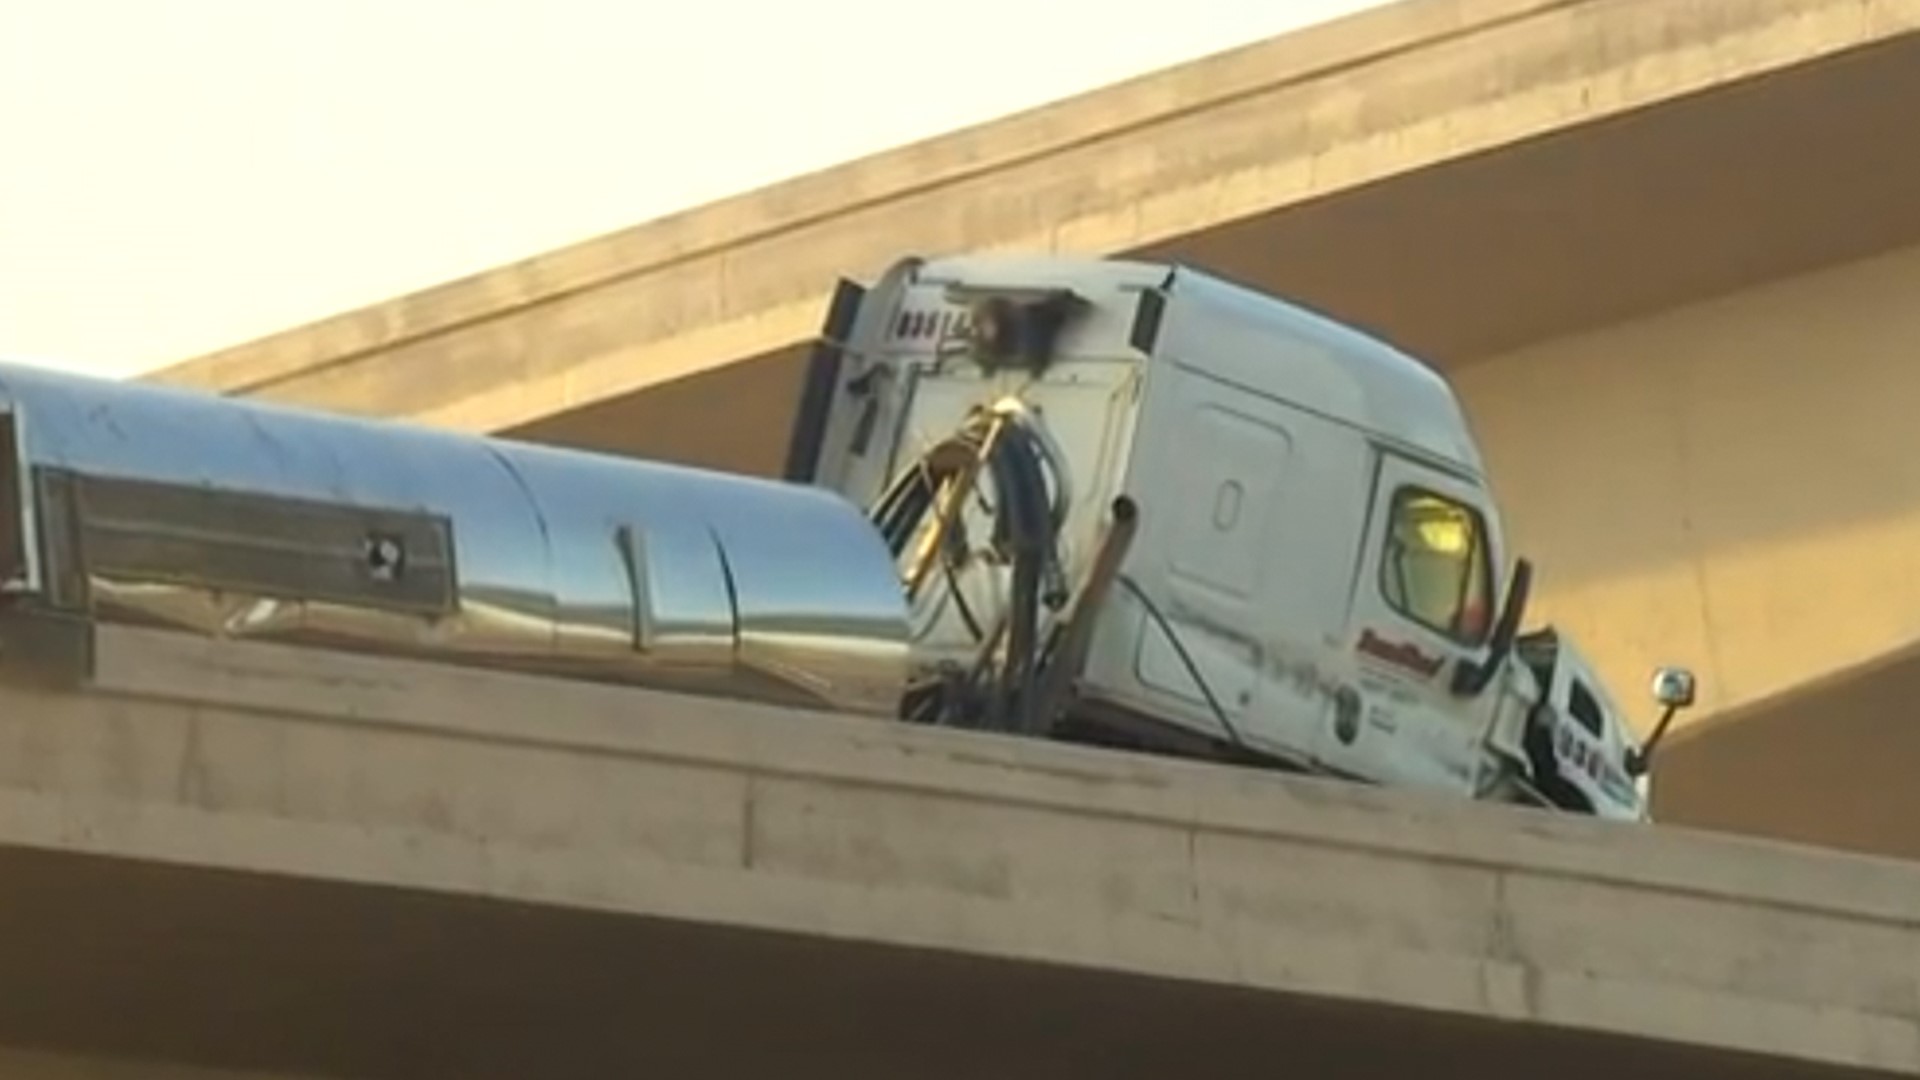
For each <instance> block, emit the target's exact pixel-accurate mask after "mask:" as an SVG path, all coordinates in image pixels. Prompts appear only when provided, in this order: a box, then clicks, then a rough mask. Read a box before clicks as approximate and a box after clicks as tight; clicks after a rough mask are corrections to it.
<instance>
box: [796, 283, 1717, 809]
mask: <svg viewBox="0 0 1920 1080" xmlns="http://www.w3.org/2000/svg"><path fill="white" fill-rule="evenodd" d="M809 380H810V381H809V386H808V389H807V392H806V394H805V395H804V404H803V407H802V409H801V415H800V417H799V420H798V422H797V423H796V425H795V432H794V440H793V446H792V450H791V453H790V455H789V463H788V478H789V479H790V480H793V481H798V482H807V483H813V484H817V485H820V486H823V487H826V488H828V489H831V490H833V491H836V492H839V493H840V494H842V495H844V496H846V497H847V498H848V499H849V500H851V501H853V502H855V503H857V504H859V505H861V506H864V507H866V508H868V511H869V514H870V517H871V518H872V520H873V522H874V524H875V526H876V527H877V528H878V529H879V530H880V531H881V534H882V536H883V537H884V538H885V539H886V542H887V544H888V550H889V552H890V553H891V554H892V555H893V557H894V558H895V559H896V560H897V568H898V571H899V573H900V574H901V577H902V581H903V583H904V588H905V592H906V597H907V601H908V604H909V611H910V618H911V634H910V641H911V652H912V660H911V668H912V674H911V677H910V678H911V689H910V692H909V695H908V699H909V700H908V708H907V710H906V716H907V718H909V719H914V720H920V721H924V722H931V723H949V724H959V725H967V726H990V727H999V728H1005V729H1012V730H1018V731H1023V732H1026V733H1030V734H1046V735H1050V736H1054V737H1061V738H1069V739H1076V740H1082V741H1090V742H1096V743H1103V744H1110V745H1119V746H1128V747H1133V748H1137V749H1144V750H1150V751H1154V752H1161V753H1174V754H1184V755H1197V756H1203V757H1216V758H1223V759H1229V760H1237V761H1246V762H1253V763H1265V764H1271V765H1275V766H1279V767H1282V768H1288V769H1299V770H1306V771H1311V772H1316V773H1325V774H1332V775H1338V776H1344V777H1349V778H1353V779H1357V780H1362V781H1369V782H1373V783H1379V784H1384V785H1389V786H1395V787H1407V788H1419V789H1429V790H1440V791H1447V792H1453V793H1457V794H1460V795H1464V796H1469V797H1474V798H1483V799H1501V800H1515V801H1526V802H1534V803H1544V804H1548V805H1552V806H1556V807H1560V808H1563V809H1567V810H1572V811H1576V812H1582V813H1590V814H1596V815H1600V816H1604V817H1610V818H1625V819H1642V818H1645V817H1646V816H1647V813H1648V796H1649V792H1648V787H1647V783H1646V778H1645V768H1644V766H1645V760H1644V759H1645V756H1646V753H1647V749H1648V748H1645V747H1642V746H1641V745H1640V744H1639V743H1638V742H1637V741H1636V740H1635V739H1634V737H1633V735H1632V732H1631V729H1630V727H1629V725H1628V724H1627V722H1626V721H1625V720H1624V718H1623V717H1622V715H1621V713H1620V711H1619V709H1618V708H1617V706H1616V705H1615V703H1614V702H1613V700H1612V698H1611V697H1610V696H1609V695H1608V693H1607V692H1606V690H1605V689H1604V687H1602V685H1601V684H1600V682H1599V680H1598V679H1597V678H1596V677H1595V674H1594V671H1593V669H1592V668H1591V667H1590V666H1589V665H1588V664H1587V663H1586V661H1585V660H1584V659H1583V657H1582V656H1581V654H1580V653H1579V652H1578V650H1577V649H1575V648H1574V647H1573V646H1572V644H1571V643H1569V642H1568V641H1566V640H1565V639H1564V638H1563V637H1562V636H1560V635H1559V634H1557V633H1556V632H1554V631H1553V630H1551V629H1545V630H1539V631H1536V632H1531V633H1527V632H1522V626H1521V623H1522V619H1523V617H1524V615H1525V612H1526V603H1527V595H1528V585H1529V582H1530V579H1531V574H1530V567H1529V565H1528V564H1527V562H1526V561H1525V560H1520V559H1515V558H1513V557H1512V556H1511V554H1510V552H1509V551H1508V546H1507V540H1506V537H1505V534H1504V530H1503V528H1502V522H1501V515H1500V512H1499V507H1498V504H1497V503H1496V501H1495V499H1494V496H1493V492H1492V491H1491V489H1490V487H1489V485H1488V481H1487V476H1486V472H1485V469H1484V467H1483V465H1482V462H1481V457H1480V452H1479V450H1478V448H1477V446H1476V444H1475V441H1474V438H1473V435H1472V433H1471V431H1470V428H1469V425H1468V423H1467V420H1466V418H1465V416H1464V415H1463V413H1462V411H1461V408H1460V406H1459V404H1458V402H1457V400H1456V398H1455V396H1454V394H1453V393H1452V391H1451V389H1450V388H1449V386H1448V385H1447V383H1446V382H1445V381H1444V380H1443V379H1442V378H1441V377H1440V376H1439V375H1438V374H1436V373H1435V372H1434V371H1433V370H1432V369H1430V368H1429V367H1427V366H1425V365H1423V364H1422V363H1420V362H1418V361H1416V360H1415V359H1413V358H1411V357H1409V356H1407V355H1405V354H1403V353H1401V352H1399V351H1397V350H1396V349H1394V348H1392V347H1390V346H1389V345H1387V344H1385V343H1383V342H1381V341H1379V340H1376V339H1375V338H1373V337H1370V336H1367V335H1365V334H1363V333H1360V332H1358V331H1356V330H1354V329H1352V328H1350V327H1348V326H1345V325H1342V324H1340V323H1338V322H1335V321H1333V320H1330V319H1328V318H1324V317H1321V316H1319V315H1317V314H1315V313H1312V312H1310V311H1308V310H1305V309H1303V308H1302V307H1300V306H1297V305H1295V304H1292V303H1289V302H1286V301H1284V300H1281V299H1278V298H1275V297H1272V296H1269V295H1264V294H1261V293H1258V292H1255V291H1252V290H1249V289H1246V288H1243V287H1239V286H1237V285H1234V284H1231V283H1228V282H1226V281H1224V280H1221V279H1220V278H1218V277H1215V276H1211V275H1208V274H1206V273H1203V272H1200V271H1197V270H1194V269H1191V268H1186V267H1178V266H1168V265H1156V264H1150V263H1142V262H1128V261H1121V260H1101V259H1084V258H1071V257H1066V258H1061V257H1042V258H1017V257H1005V256H983V257H965V258H946V259H919V258H909V259H904V260H902V261H900V262H899V263H897V264H896V265H895V266H893V267H892V268H891V269H890V270H889V271H888V272H887V273H886V274H885V275H884V276H883V277H882V278H881V279H880V280H879V281H877V282H876V283H875V284H874V285H873V286H872V287H870V288H868V287H862V286H860V285H857V284H854V283H852V282H844V281H843V282H842V283H841V285H840V288H839V290H838V292H837V294H836V296H835V299H834V303H833V305H832V308H831V311H830V314H829V317H828V320H827V326H826V328H825V333H824V335H823V342H822V348H821V349H819V350H818V351H817V352H816V355H815V358H814V362H813V367H812V369H811V371H810V374H809ZM1692 693H1693V691H1692V679H1691V676H1690V675H1688V674H1687V673H1686V672H1684V671H1682V670H1679V669H1665V670H1663V671H1662V672H1660V673H1658V675H1657V677H1656V696H1657V697H1658V698H1659V699H1660V700H1661V702H1662V703H1664V704H1666V705H1667V706H1669V713H1668V716H1669V717H1670V716H1671V713H1672V710H1673V709H1676V708H1679V707H1683V706H1685V705H1686V704H1689V703H1691V699H1692ZM1665 722H1666V721H1665V718H1663V720H1662V723H1661V729H1662V730H1664V728H1665Z"/></svg>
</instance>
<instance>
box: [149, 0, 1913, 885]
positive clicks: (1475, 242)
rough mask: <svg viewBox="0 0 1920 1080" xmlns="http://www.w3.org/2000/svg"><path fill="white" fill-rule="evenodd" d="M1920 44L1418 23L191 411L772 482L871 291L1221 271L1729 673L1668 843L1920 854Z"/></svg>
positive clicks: (781, 217) (1050, 125)
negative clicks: (448, 430) (1099, 260)
mask: <svg viewBox="0 0 1920 1080" xmlns="http://www.w3.org/2000/svg"><path fill="white" fill-rule="evenodd" d="M1917 31H1920V0H1698V2H1693V3H1688V4H1673V3H1669V2H1667V0H1409V2H1405V3H1401V4H1397V5H1394V6H1390V7H1386V8H1383V9H1378V10H1375V11H1371V12H1367V13H1364V14H1361V15H1357V16H1354V17H1351V18H1348V19H1345V20H1342V21H1340V22H1337V23H1333V24H1330V25H1326V26H1322V27H1318V28H1315V29H1312V30H1309V31H1305V32H1301V33H1297V34H1292V35H1288V36H1285V37H1282V38H1278V39H1275V40H1272V41H1268V42H1263V43H1260V44H1257V45H1254V46H1251V47H1248V48H1246V49H1242V50H1240V51H1237V52H1233V53H1229V54H1225V55H1222V56H1219V57H1215V58H1212V59H1208V60H1204V61H1201V62H1198V63H1195V64H1191V65H1188V66H1185V67H1181V68H1176V69H1172V70H1169V71H1165V72H1161V73H1158V74H1155V75H1151V76H1148V77H1145V78H1142V79H1138V80H1135V81H1133V82H1130V83H1127V84H1123V85H1120V86H1117V87H1113V88H1110V89H1107V90H1102V91H1099V92H1097V93H1093V94H1090V95H1087V96H1084V97H1081V98H1078V99H1074V100H1071V101H1067V102H1063V103H1060V104H1057V105H1054V106H1049V107H1047V108H1043V109H1039V110H1035V111H1033V112H1030V113H1026V114H1023V115H1020V116H1016V117H1012V118H1009V119H1007V120H1005V121H1002V122H999V123H996V124H991V125H987V126H985V127H982V128H978V129H975V130H970V131H965V132H961V133H959V134H956V135H952V136H947V137H943V138H939V139H934V140H931V141H928V142H925V143H922V144H918V145H914V146H910V147H906V148H903V149H900V150H897V151H894V152H891V153H887V154H882V155H879V156H877V157H875V158H872V159H869V160H866V161H861V162H856V163H853V164H850V165H847V166H843V167H840V168H837V169H833V170H828V171H826V172H824V173H821V174H818V175H814V176H808V177H803V178H800V179H798V180H795V181H793V182H790V183H787V184H782V185H779V186H777V187H774V188H771V189H768V190H766V191H762V192H759V193H756V194H753V195H749V196H745V197H742V198H738V199H733V200H729V201H726V202H722V203H718V204H715V205H713V206H708V207H703V208H700V209H698V210H694V211H690V212H688V213H685V214H681V215H678V216H675V217H672V218H669V219H665V220H662V221H657V222H653V223H649V224H646V225H642V226H639V227H636V228H634V229H631V230H628V231H626V232H622V233H619V234H615V235H612V236H609V237H606V238H603V239H601V240H597V241H594V242H591V243H587V244H583V245H580V246H578V247H574V248H570V249H566V250H562V251H557V252H553V253H551V254H548V255H544V256H540V257H538V258H534V259H531V260H528V261H526V262H524V263H521V264H518V265H514V266H509V267H504V268H501V269H498V270H494V271H490V272H487V273H484V274H481V275H478V276H476V277H474V278H471V279H468V280H464V281H458V282H453V283H450V284H448V285H446V286H444V287H441V288H437V289H432V290H428V291H426V292H424V293H421V294H419V295H416V296H409V297H403V298H400V299H397V300H395V301H392V302H390V303H387V304H384V305H380V306H377V307H374V308H371V309H368V310H364V311H357V312H351V313H347V314H344V315H341V316H339V317H337V318H332V319H328V320H325V321H322V322H320V323H318V324H316V325H313V326H309V327H304V328H300V329H296V330H292V331H289V332H287V333H285V334H281V335H278V336H275V337H272V338H269V339H266V340H264V341H259V342H254V343H250V344H247V345H242V346H239V347H236V348H234V349H231V350H228V351H226V352H223V353H220V354H217V355H214V356H209V357H205V358H201V359H198V360H195V361H192V362H189V363H187V364H185V365H182V366H181V367H179V368H176V369H173V370H171V371H168V372H165V373H163V374H162V375H161V376H160V377H161V378H163V379H167V380H169V381H174V382H180V383H187V384H191V385H197V386H202V387H208V388H214V389H218V390H222V391H226V392H233V393H247V394H258V395H263V396H268V397H274V398H282V399H288V400H296V401H301V402H306V403H311V404H318V405H321V406H325V407H329V408H335V409H342V410H347V411H356V412H371V413H380V414H391V415H399V416H406V417H412V418H415V419H420V420H424V421H428V422H433V423H443V424H453V425H459V426H464V427H473V428H485V429H494V430H503V431H508V432H512V433H514V434H518V435H523V436H525V437H529V438H536V439H545V440H552V441H558V442H564V443H569V444H574V445H584V446H593V447H599V448H605V449H613V450H619V451H627V452H635V453H643V454H648V455H653V456H660V457H666V458H670V459H675V460H683V461H692V462H697V463H702V464H710V465H717V466H720V467H727V468H734V469H740V470H745V471H758V472H765V471H770V470H772V469H773V468H774V467H775V466H776V465H777V462H778V456H779V451H780V448H781V446H782V445H783V443H782V440H783V438H784V432H785V430H786V426H787V423H788V417H789V410H790V408H791V406H792V401H793V394H794V390H795V387H796V384H797V380H798V376H799V372H800V369H801V359H800V358H801V355H802V350H803V344H804V342H805V341H806V340H807V339H808V337H809V335H810V334H811V333H812V332H813V330H814V327H815V325H816V323H817V321H818V319H819V318H820V315H821V312H822V308H823V305H824V298H825V295H826V293H827V290H828V289H829V288H830V286H831V284H832V282H833V280H834V278H835V277H836V276H838V275H842V274H852V275H871V274H873V273H877V271H878V270H879V269H880V268H881V267H882V266H884V265H885V264H886V263H887V262H888V261H890V260H891V259H892V258H894V257H895V256H896V255H898V254H899V253H901V252H903V251H907V250H927V251H942V250H974V249H996V248H1020V249H1032V248H1052V249H1062V250H1069V249H1070V250H1075V251H1101V252H1123V253H1135V254H1144V255H1149V256H1169V257H1177V258H1182V259H1190V260H1193V261H1196V262H1199V263H1201V264H1204V265H1206V266H1208V267H1210V268H1212V269H1216V270H1219V271H1221V272H1225V273H1228V274H1231V275H1234V276H1237V277H1240V278H1242V279H1245V280H1248V281H1250V282H1252V283H1255V284H1258V285H1261V286H1263V287H1266V288H1270V289H1274V290H1277V291H1280V292H1283V293H1286V294H1288V295H1292V296H1295V297H1299V298H1302V299H1304V300H1306V301H1308V302H1311V303H1313V304H1315V305H1316V306H1319V307H1321V308H1324V309H1327V310H1329V311H1331V312H1333V313H1334V314H1337V315H1339V316H1341V317H1344V318H1346V319H1348V320H1350V321H1353V322H1356V323H1358V324H1361V325H1363V326H1367V327H1369V328H1372V329H1374V330H1376V331H1377V332H1380V333H1382V334H1384V335H1386V336H1388V337H1390V338H1392V339H1394V340H1396V341H1398V342H1400V343H1402V344H1403V345H1406V346H1408V347H1410V348H1412V349H1415V350H1418V351H1420V352H1421V353H1423V354H1425V355H1427V356H1429V357H1430V358H1432V360H1433V361H1434V362H1435V363H1436V365H1437V366H1439V367H1441V368H1443V369H1445V370H1446V371H1447V372H1448V373H1449V374H1450V375H1451V376H1452V377H1453V378H1454V379H1455V380H1456V382H1457V384H1458V385H1459V386H1460V388H1461V390H1462V393H1463V394H1464V396H1465V398H1466V400H1467V404H1468V407H1469V410H1470V412H1471V414H1472V416H1473V418H1474V420H1475V422H1476V423H1477V424H1478V426H1479V427H1480V429H1481V431H1482V433H1483V436H1484V438H1485V441H1486V443H1487V451H1488V455H1489V458H1490V460H1491V462H1492V464H1493V468H1494V474H1495V480H1496V483H1497V485H1498V486H1499V488H1500V489H1501V491H1502V493H1503V497H1504V500H1505V502H1506V504H1507V506H1508V508H1509V511H1510V515H1511V524H1512V527H1513V530H1514V532H1515V534H1516V538H1517V540H1518V541H1519V542H1520V543H1521V544H1522V545H1523V546H1524V547H1525V548H1526V550H1527V551H1528V552H1529V554H1531V555H1533V556H1534V557H1535V558H1536V560H1537V561H1538V563H1539V564H1540V566H1541V568H1542V575H1543V576H1542V580H1541V583H1540V593H1541V596H1540V604H1539V609H1538V610H1539V612H1540V614H1541V616H1542V617H1548V618H1553V619H1555V620H1556V621H1559V622H1561V623H1562V624H1564V625H1566V626H1568V627H1569V628H1570V629H1571V630H1572V631H1573V632H1575V633H1576V634H1578V635H1579V636H1580V637H1581V638H1582V639H1584V640H1585V641H1587V642H1589V643H1590V644H1591V645H1592V646H1593V647H1594V649H1595V651H1596V652H1597V653H1598V659H1599V661H1600V663H1601V664H1602V666H1603V668H1605V669H1606V672H1607V674H1608V675H1609V676H1610V677H1611V678H1612V679H1613V680H1615V681H1616V682H1617V683H1619V684H1620V685H1622V686H1624V687H1626V688H1628V689H1629V690H1631V689H1632V688H1634V687H1637V686H1639V685H1640V683H1641V680H1642V679H1643V678H1644V673H1645V671H1646V669H1647V668H1648V667H1649V666H1650V665H1652V664H1653V663H1655V662H1658V661H1666V660H1677V661H1682V662H1687V663H1690V664H1692V665H1694V666H1695V667H1696V668H1697V669H1698V670H1699V671H1700V672H1701V673H1702V675H1703V676H1704V680H1705V681H1704V686H1703V691H1704V698H1703V706H1704V707H1703V708H1701V709H1700V710H1698V711H1697V712H1696V713H1695V714H1693V717H1694V720H1693V722H1692V723H1691V725H1690V726H1688V727H1684V728H1683V729H1682V730H1681V732H1680V735H1679V738H1677V739H1676V740H1675V741H1674V743H1673V745H1672V746H1671V750H1672V751H1673V752H1672V753H1671V754H1669V755H1668V757H1667V758H1666V762H1665V765H1666V772H1665V775H1664V777H1663V781H1662V785H1663V786H1662V794H1661V800H1662V803H1661V810H1662V813H1663V814H1664V815H1665V816H1667V817H1669V818H1673V819H1677V820H1681V821H1686V822H1693V823H1698V824H1704V825H1711V826H1714V827H1720V828H1731V829H1739V830H1745V831H1750V832H1759V833H1764V834H1769V835H1774V836H1783V837H1792V838H1796V839H1802V840H1808V841H1813V842H1817V843H1824V844H1831V845H1838V846H1842V847H1849V848H1855V849H1861V850H1872V851H1882V852H1893V853H1899V854H1903V855H1906V856H1920V829H1917V828H1915V827H1913V826H1912V825H1911V824H1910V823H1911V822H1913V821H1915V820H1920V788H1916V787H1914V786H1912V785H1911V784H1909V783H1907V782H1906V778H1907V776H1908V775H1909V773H1910V772H1911V765H1910V763H1911V762H1913V761H1916V760H1920V726H1916V725H1913V724H1909V723H1906V722H1905V721H1906V720H1907V717H1908V710H1907V707H1906V705H1905V701H1907V700H1910V699H1908V698H1906V697H1904V696H1896V695H1891V694H1883V693H1881V692H1879V691H1878V690H1876V689H1874V687H1875V686H1878V685H1880V682H1875V683H1873V684H1872V685H1869V684H1868V683H1866V682H1862V681H1860V680H1859V679H1852V678H1841V677H1838V675H1837V673H1841V672H1846V671H1850V670H1852V669H1853V668H1854V667H1855V666H1857V665H1867V666H1868V668H1870V669H1871V670H1874V671H1877V672H1882V674H1879V675H1875V676H1874V679H1876V680H1880V681H1881V682H1884V681H1885V680H1902V679H1903V680H1916V679H1920V674H1915V673H1911V672H1908V671H1907V670H1906V668H1905V666H1904V665H1903V664H1902V663H1894V662H1893V658H1895V657H1897V656H1899V655H1904V653H1902V652H1901V650H1902V649H1904V647H1905V646H1906V645H1907V644H1908V642H1909V641H1911V640H1913V639H1915V638H1916V637H1917V636H1920V561H1917V560H1920V555H1916V554H1915V553H1916V552H1920V515H1916V507H1920V474H1916V473H1915V471H1914V467H1913V465H1912V462H1913V461H1915V460H1920V455H1916V454H1915V453H1914V451H1915V450H1916V449H1920V436H1916V435H1914V434H1913V431H1914V430H1915V429H1914V428H1913V426H1912V425H1911V424H1910V423H1909V422H1908V421H1907V419H1906V416H1905V411H1904V405H1903V404H1902V403H1903V402H1904V401H1905V400H1907V399H1908V398H1909V397H1910V396H1911V394H1910V393H1908V392H1907V391H1908V390H1916V391H1917V392H1920V388H1916V387H1915V386H1914V381H1915V379H1916V376H1915V375H1914V374H1913V372H1912V367H1911V365H1910V364H1909V363H1907V362H1906V361H1907V358H1908V354H1909V352H1910V351H1911V346H1910V344H1909V343H1910V342H1912V341H1913V340H1916V338H1917V337H1920V307H1916V306H1915V305H1914V304H1913V303H1912V302H1911V299H1910V298H1911V295H1912V290H1913V288H1914V286H1915V284H1916V283H1920V200H1915V199H1914V198H1912V193H1913V192H1914V191H1916V190H1920V143H1916V141H1915V140H1913V139H1911V138H1906V137H1904V136H1903V134H1902V133H1903V132H1905V131H1907V130H1908V128H1910V126H1911V117H1910V115H1909V112H1910V110H1909V109H1908V108H1907V104H1908V103H1910V102H1912V101H1915V100H1920V32H1917ZM719 415H725V416H727V417H728V419H729V423H727V424H724V425H716V424H714V423H712V420H713V419H714V418H715V417H716V416H719ZM1863 677H1864V676H1863ZM1820 687H1824V688H1825V689H1818V688H1820Z"/></svg>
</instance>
